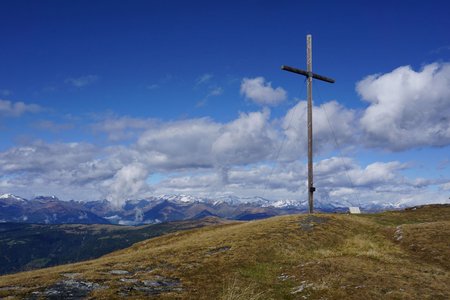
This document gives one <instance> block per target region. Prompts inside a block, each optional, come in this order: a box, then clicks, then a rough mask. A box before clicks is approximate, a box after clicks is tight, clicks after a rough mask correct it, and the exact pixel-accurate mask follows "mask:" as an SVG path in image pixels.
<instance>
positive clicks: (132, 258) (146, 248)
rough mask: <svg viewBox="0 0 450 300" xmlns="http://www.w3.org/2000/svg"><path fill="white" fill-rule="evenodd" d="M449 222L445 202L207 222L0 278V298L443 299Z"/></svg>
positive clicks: (448, 271)
mask: <svg viewBox="0 0 450 300" xmlns="http://www.w3.org/2000/svg"><path fill="white" fill-rule="evenodd" d="M449 220H450V207H445V206H443V207H431V208H428V207H427V208H423V209H418V210H415V211H407V212H401V213H397V212H395V213H384V214H377V215H360V216H354V215H336V214H316V215H313V216H308V215H292V216H283V217H274V218H270V219H266V220H260V221H253V222H247V223H232V224H225V225H218V226H211V227H206V228H201V229H195V230H189V231H183V232H177V233H173V234H169V235H166V236H162V237H158V238H154V239H151V240H147V241H143V242H140V243H137V244H135V245H133V246H132V247H130V248H127V249H124V250H121V251H117V252H114V253H111V254H109V255H106V256H104V257H102V258H99V259H96V260H92V261H88V262H83V263H78V264H71V265H64V266H59V267H55V268H49V269H43V270H37V271H33V272H24V273H19V274H14V275H9V276H3V277H0V297H6V296H11V297H17V298H23V297H25V296H29V295H31V294H32V293H33V292H35V294H34V295H37V297H46V295H47V294H48V293H49V290H50V289H49V287H52V286H53V287H54V286H55V285H57V284H58V282H61V281H63V280H65V279H67V277H68V276H72V277H74V278H75V279H73V280H75V281H78V282H88V283H95V284H97V285H98V286H97V287H98V288H96V289H93V291H91V292H90V293H88V294H87V297H88V298H89V297H90V298H95V299H119V298H125V297H126V298H134V299H145V298H148V297H157V298H160V299H230V300H231V299H255V300H256V299H450V287H449V285H448V282H449V275H450V253H449V249H450V245H449V241H450V221H449ZM400 236H401V237H400ZM113 270H116V271H117V272H115V273H116V274H114V272H111V271H113ZM124 271H126V272H127V273H125V272H124ZM67 273H69V274H67ZM46 293H47V294H46Z"/></svg>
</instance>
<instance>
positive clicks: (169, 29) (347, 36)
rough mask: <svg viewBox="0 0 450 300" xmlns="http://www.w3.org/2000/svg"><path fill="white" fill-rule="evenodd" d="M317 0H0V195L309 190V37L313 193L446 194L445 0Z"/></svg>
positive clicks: (367, 196)
mask: <svg viewBox="0 0 450 300" xmlns="http://www.w3.org/2000/svg"><path fill="white" fill-rule="evenodd" d="M311 2H312V1H308V2H307V1H277V2H275V1H258V0H252V1H190V2H186V1H2V2H1V3H0V35H1V36H2V47H1V48H0V101H1V102H0V131H1V135H2V139H1V141H0V193H3V192H5V193H6V192H11V193H16V194H19V195H21V196H33V195H37V194H55V195H57V196H58V197H61V198H63V199H67V200H68V199H76V200H90V199H98V198H108V199H110V200H113V201H115V202H118V203H120V202H121V201H122V200H123V199H124V198H137V197H145V196H146V195H152V194H159V193H187V194H193V195H201V196H205V197H216V196H219V195H229V194H232V195H237V196H258V195H259V196H261V195H264V196H265V197H267V198H269V199H273V200H278V199H303V198H304V197H305V192H304V190H305V189H304V186H305V183H304V181H305V179H306V177H305V170H304V163H305V155H304V154H305V141H304V135H305V133H306V131H305V128H304V123H303V121H304V120H302V118H303V119H304V114H303V111H304V99H305V97H306V88H305V87H304V78H301V77H297V76H294V75H293V74H290V73H287V72H283V71H281V70H280V65H282V64H287V65H292V66H296V67H299V68H304V67H305V36H306V34H308V33H311V34H312V35H313V69H314V71H315V72H317V73H321V74H323V75H327V76H330V77H333V78H335V79H336V83H335V84H333V85H331V84H327V83H322V82H317V81H316V82H315V83H314V102H315V105H316V107H315V108H316V109H317V114H316V115H317V118H315V120H316V121H315V122H316V123H317V124H315V125H317V126H315V128H316V136H317V143H316V148H317V155H316V162H317V164H318V165H317V178H316V181H317V183H316V185H317V188H318V191H319V192H318V194H317V197H318V198H319V199H322V200H324V201H327V200H328V199H332V200H333V201H355V200H353V199H355V198H358V199H359V200H358V201H375V200H376V201H391V200H392V199H395V200H396V201H406V202H407V201H409V202H411V203H423V202H430V201H431V202H433V201H438V202H442V201H447V200H448V197H449V195H450V171H449V168H450V163H449V154H448V153H449V149H450V147H449V145H450V125H449V124H450V120H449V119H448V118H449V117H448V116H449V115H450V87H449V86H450V67H449V60H450V33H449V30H448V28H450V18H448V11H449V8H450V7H449V6H450V5H449V4H448V3H447V2H446V1H395V2H394V3H391V2H389V1H346V2H345V3H343V2H342V1H320V2H318V1H316V2H314V3H311ZM374 74H376V75H374ZM370 75H374V76H372V77H368V76H370ZM330 124H331V129H330ZM331 132H333V133H334V136H333V134H332V133H331ZM335 139H336V141H337V143H335ZM352 177H354V178H353V179H352ZM342 178H350V180H347V181H344V180H341V179H342ZM355 195H357V196H355Z"/></svg>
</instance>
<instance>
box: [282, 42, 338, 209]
mask: <svg viewBox="0 0 450 300" xmlns="http://www.w3.org/2000/svg"><path fill="white" fill-rule="evenodd" d="M311 40H312V37H311V35H310V34H308V35H307V36H306V68H307V71H303V70H300V69H297V68H292V67H289V66H281V69H282V70H285V71H289V72H292V73H296V74H300V75H303V76H306V78H307V80H308V81H307V85H308V120H307V123H308V195H309V196H308V203H309V213H310V214H312V213H313V208H314V192H315V190H316V188H315V187H314V183H313V136H312V80H313V78H315V79H319V80H322V81H326V82H329V83H334V79H332V78H328V77H325V76H322V75H318V74H315V73H313V72H312V46H311Z"/></svg>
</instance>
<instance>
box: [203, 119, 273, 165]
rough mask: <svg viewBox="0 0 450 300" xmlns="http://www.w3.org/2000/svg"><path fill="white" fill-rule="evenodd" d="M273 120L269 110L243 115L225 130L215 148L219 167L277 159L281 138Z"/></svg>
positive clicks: (223, 129)
mask: <svg viewBox="0 0 450 300" xmlns="http://www.w3.org/2000/svg"><path fill="white" fill-rule="evenodd" d="M269 117H270V113H269V111H268V110H264V111H263V112H252V113H249V114H244V113H242V114H241V115H240V116H239V118H238V119H236V120H234V121H233V122H230V123H228V124H226V125H225V126H223V127H222V128H221V132H220V135H219V136H218V137H217V138H216V140H215V141H214V142H213V144H212V148H211V150H212V153H213V155H214V158H215V161H216V164H217V165H229V164H248V163H254V162H258V161H260V160H264V159H266V158H268V157H269V156H271V155H273V153H274V150H275V147H274V142H275V141H276V139H277V135H276V132H275V130H274V129H273V128H272V126H271V125H270V123H269Z"/></svg>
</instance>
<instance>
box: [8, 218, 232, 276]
mask: <svg viewBox="0 0 450 300" xmlns="http://www.w3.org/2000/svg"><path fill="white" fill-rule="evenodd" d="M223 222H224V220H221V219H218V218H210V219H208V220H191V221H178V222H170V223H161V224H153V225H145V226H137V227H136V226H118V225H103V224H102V225H100V224H62V225H56V224H52V225H45V224H24V223H0V275H2V274H7V273H13V272H18V271H25V270H33V269H38V268H43V267H49V266H55V265H60V264H67V263H71V262H78V261H83V260H87V259H93V258H97V257H100V256H102V255H105V254H107V253H110V252H112V251H115V250H119V249H123V248H127V247H129V246H131V245H132V244H134V243H136V242H139V241H142V240H146V239H149V238H152V237H156V236H160V235H163V234H166V233H170V232H175V231H179V230H186V229H192V228H197V227H202V226H207V225H212V224H217V223H223Z"/></svg>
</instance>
